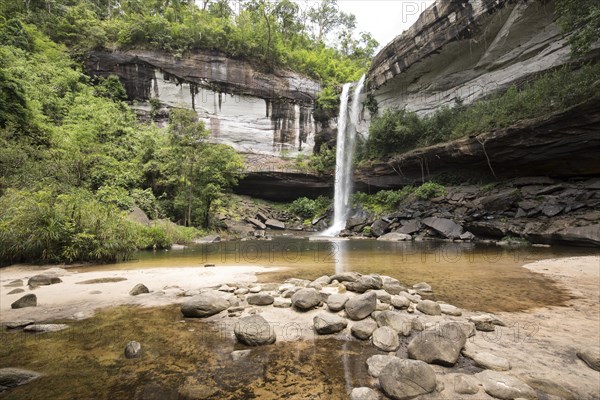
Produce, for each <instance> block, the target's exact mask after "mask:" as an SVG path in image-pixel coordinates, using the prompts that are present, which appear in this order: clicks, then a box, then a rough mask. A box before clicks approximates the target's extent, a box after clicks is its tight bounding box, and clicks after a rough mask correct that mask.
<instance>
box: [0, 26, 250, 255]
mask: <svg viewBox="0 0 600 400" xmlns="http://www.w3.org/2000/svg"><path fill="white" fill-rule="evenodd" d="M7 32H8V33H7ZM0 37H4V38H10V40H7V41H6V42H3V43H2V44H0V77H1V78H2V79H0V87H1V89H2V90H1V91H0V263H4V262H18V261H45V262H47V261H52V262H58V261H67V262H69V261H78V260H90V261H114V260H117V259H122V258H127V257H128V256H129V255H130V254H131V252H132V251H134V250H135V249H138V248H146V247H165V246H168V245H170V244H171V243H176V242H181V241H187V240H189V239H190V238H191V236H194V235H196V234H199V233H200V232H199V231H196V230H194V229H186V230H184V229H181V228H178V227H177V226H175V225H174V224H173V223H159V224H156V225H155V226H152V227H145V226H142V225H139V224H133V223H131V222H129V221H127V220H126V219H125V215H126V214H127V212H128V211H129V210H130V209H131V208H132V207H134V206H138V207H140V208H142V209H143V210H144V211H145V212H146V213H147V214H148V215H149V216H150V217H151V218H169V219H172V220H173V221H182V222H186V223H188V225H199V224H204V225H206V224H207V223H208V222H210V219H209V217H210V215H209V214H210V213H211V211H213V210H214V205H216V203H217V202H218V200H219V198H220V197H222V194H223V193H224V192H226V191H227V190H228V189H229V188H230V187H231V185H234V184H235V182H236V179H237V177H238V176H239V174H238V173H239V171H240V170H241V165H242V164H241V160H240V158H239V156H238V155H237V154H235V152H234V151H233V149H231V148H229V147H227V146H224V145H213V144H210V143H207V142H206V141H202V142H200V143H194V146H196V145H197V146H198V148H197V149H196V150H198V152H197V159H195V160H194V162H193V163H192V162H190V161H191V160H190V158H189V157H188V155H189V153H190V152H189V151H186V149H187V148H188V147H189V146H190V143H189V142H186V140H185V139H187V138H188V137H189V136H190V135H192V133H194V132H195V130H194V129H196V130H197V131H199V132H200V134H202V132H203V127H202V126H201V125H198V124H197V123H196V121H195V119H192V120H189V119H186V118H180V119H179V122H180V123H179V124H177V123H176V124H173V127H174V128H173V130H172V132H168V131H166V130H164V129H162V130H161V129H158V128H156V127H154V126H151V125H148V126H146V125H141V124H139V123H138V122H137V121H136V118H135V116H134V115H133V113H132V112H131V111H130V110H129V108H128V107H127V105H126V104H125V103H123V102H121V100H120V99H121V98H122V95H123V88H122V87H121V86H120V83H119V81H118V79H114V77H113V78H108V79H105V80H99V81H96V82H91V81H90V79H89V78H88V77H87V76H86V75H84V74H83V73H82V71H81V69H80V67H79V66H78V64H77V63H75V62H73V61H72V60H71V59H70V58H69V56H68V54H67V52H66V49H65V48H64V46H62V45H58V44H56V43H54V42H52V41H51V40H49V39H48V38H47V37H46V36H45V35H43V34H42V33H41V32H40V31H39V30H38V29H36V28H35V27H34V26H32V25H27V24H23V23H21V22H19V21H17V20H11V21H8V22H6V23H5V22H0ZM174 114H175V115H177V114H178V113H177V112H176V113H174ZM190 189H191V190H190ZM190 204H191V207H190ZM190 209H191V212H190ZM190 216H191V217H190Z"/></svg>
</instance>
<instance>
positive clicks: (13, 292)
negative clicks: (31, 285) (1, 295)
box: [7, 288, 25, 294]
mask: <svg viewBox="0 0 600 400" xmlns="http://www.w3.org/2000/svg"><path fill="white" fill-rule="evenodd" d="M19 293H25V289H21V288H17V289H13V290H11V291H10V292H8V293H7V294H19Z"/></svg>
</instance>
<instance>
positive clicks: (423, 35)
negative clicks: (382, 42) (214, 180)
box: [367, 0, 599, 114]
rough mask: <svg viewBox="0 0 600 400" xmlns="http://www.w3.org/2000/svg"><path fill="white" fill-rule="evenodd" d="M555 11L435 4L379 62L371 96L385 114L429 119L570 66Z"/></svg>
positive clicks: (543, 6) (517, 2) (541, 4)
mask: <svg viewBox="0 0 600 400" xmlns="http://www.w3.org/2000/svg"><path fill="white" fill-rule="evenodd" d="M554 11H555V10H554V1H552V0H546V1H523V0H496V1H481V0H468V1H467V0H461V1H458V0H437V1H436V2H435V3H433V4H432V5H431V6H430V7H429V8H428V9H427V10H426V11H425V12H424V13H423V14H422V15H421V16H420V17H419V19H418V21H417V22H416V23H415V24H414V25H413V26H412V27H411V28H410V29H408V30H407V31H406V32H404V33H402V34H401V35H399V36H398V37H396V39H394V40H393V41H392V42H391V43H389V44H388V45H387V46H385V48H384V49H382V50H381V51H380V52H379V54H378V55H377V56H376V57H375V59H374V60H373V64H372V67H371V70H370V71H369V73H368V75H367V80H368V82H369V90H370V93H371V94H372V95H373V96H374V98H375V100H376V101H377V102H378V104H379V108H380V109H385V108H393V107H398V108H401V107H405V106H406V107H407V108H408V109H410V110H413V111H417V112H419V113H424V114H426V113H430V112H432V111H434V110H435V109H437V108H438V107H441V106H443V105H449V106H453V105H454V104H455V102H456V100H458V99H460V100H462V101H464V102H465V103H470V102H472V101H474V100H477V99H479V98H482V97H484V96H486V95H489V94H491V93H494V92H497V91H501V90H504V89H506V88H507V87H509V86H510V85H513V84H515V83H517V84H518V83H520V82H523V81H526V80H528V79H532V78H533V77H534V76H535V75H536V74H539V73H541V72H544V71H547V70H551V69H554V68H557V67H560V66H562V65H566V64H569V63H571V62H572V59H571V56H570V47H569V44H568V40H567V39H566V38H563V36H562V34H561V32H560V29H559V27H558V26H557V24H556V23H555V21H554V19H555V13H554ZM598 50H599V49H598V47H597V46H596V47H595V49H594V51H593V52H592V53H591V54H590V55H589V58H597V57H598V56H599V51H598Z"/></svg>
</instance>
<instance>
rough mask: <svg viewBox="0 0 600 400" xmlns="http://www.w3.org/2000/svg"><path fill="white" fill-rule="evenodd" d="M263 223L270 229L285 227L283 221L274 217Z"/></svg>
mask: <svg viewBox="0 0 600 400" xmlns="http://www.w3.org/2000/svg"><path fill="white" fill-rule="evenodd" d="M265 225H266V226H267V227H268V228H271V229H279V230H283V229H285V224H284V223H283V222H281V221H278V220H276V219H272V218H271V219H268V220H266V221H265Z"/></svg>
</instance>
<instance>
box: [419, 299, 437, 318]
mask: <svg viewBox="0 0 600 400" xmlns="http://www.w3.org/2000/svg"><path fill="white" fill-rule="evenodd" d="M417 310H419V311H421V312H422V313H423V314H427V315H442V309H441V307H440V305H439V304H438V303H436V302H435V301H432V300H422V301H420V302H418V303H417Z"/></svg>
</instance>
